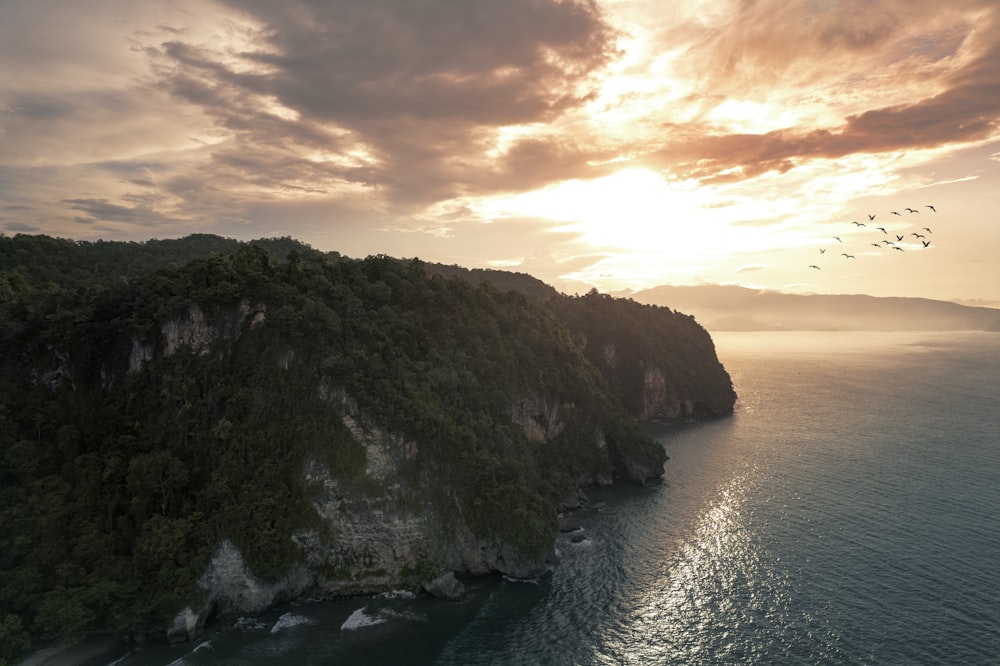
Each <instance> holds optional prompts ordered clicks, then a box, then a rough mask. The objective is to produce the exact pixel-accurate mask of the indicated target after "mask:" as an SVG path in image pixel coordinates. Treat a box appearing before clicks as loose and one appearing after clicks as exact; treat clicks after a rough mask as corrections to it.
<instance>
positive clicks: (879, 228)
mask: <svg viewBox="0 0 1000 666" xmlns="http://www.w3.org/2000/svg"><path fill="white" fill-rule="evenodd" d="M896 215H899V213H896ZM875 228H876V229H878V230H879V231H881V232H882V233H884V234H887V233H889V232H888V231H886V230H885V227H875Z"/></svg>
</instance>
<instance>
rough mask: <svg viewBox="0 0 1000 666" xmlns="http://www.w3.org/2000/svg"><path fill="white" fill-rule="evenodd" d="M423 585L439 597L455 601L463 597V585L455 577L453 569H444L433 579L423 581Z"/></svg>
mask: <svg viewBox="0 0 1000 666" xmlns="http://www.w3.org/2000/svg"><path fill="white" fill-rule="evenodd" d="M423 587H424V589H425V590H427V592H429V593H430V594H432V595H434V596H435V597H438V598H439V599H451V600H452V601H456V600H458V599H462V598H463V597H465V585H463V584H462V581H460V580H458V579H457V578H455V572H454V571H446V572H445V573H443V574H441V575H440V576H438V577H437V578H435V579H434V580H431V581H427V582H425V583H424V584H423Z"/></svg>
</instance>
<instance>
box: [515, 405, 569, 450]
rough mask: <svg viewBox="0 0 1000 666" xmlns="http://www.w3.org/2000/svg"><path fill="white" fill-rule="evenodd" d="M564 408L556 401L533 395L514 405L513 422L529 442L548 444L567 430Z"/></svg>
mask: <svg viewBox="0 0 1000 666" xmlns="http://www.w3.org/2000/svg"><path fill="white" fill-rule="evenodd" d="M563 408H564V405H561V404H560V403H558V402H556V401H549V400H548V399H546V398H545V397H544V396H541V395H538V394H532V395H528V396H525V397H523V398H521V399H520V400H518V401H517V402H515V403H514V405H513V407H512V408H511V420H512V421H513V422H514V423H516V424H517V425H518V426H520V427H521V430H522V431H523V432H524V435H525V437H527V438H528V440H529V441H532V442H547V441H549V440H550V439H552V438H553V437H556V436H557V435H559V433H561V432H562V431H563V430H565V428H566V423H565V421H564V420H563V418H562V411H563Z"/></svg>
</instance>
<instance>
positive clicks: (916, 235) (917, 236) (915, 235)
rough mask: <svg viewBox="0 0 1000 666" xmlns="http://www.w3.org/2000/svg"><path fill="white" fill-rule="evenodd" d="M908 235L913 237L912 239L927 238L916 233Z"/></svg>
mask: <svg viewBox="0 0 1000 666" xmlns="http://www.w3.org/2000/svg"><path fill="white" fill-rule="evenodd" d="M910 235H911V236H913V237H914V238H927V236H924V235H923V234H918V233H916V232H914V233H912V234H910Z"/></svg>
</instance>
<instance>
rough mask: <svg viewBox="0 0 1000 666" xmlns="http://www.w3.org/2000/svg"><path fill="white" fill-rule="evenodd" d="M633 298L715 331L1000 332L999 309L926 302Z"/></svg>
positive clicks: (699, 294)
mask: <svg viewBox="0 0 1000 666" xmlns="http://www.w3.org/2000/svg"><path fill="white" fill-rule="evenodd" d="M630 296H631V298H632V299H634V300H636V301H638V302H640V303H649V304H653V305H659V306H662V307H670V308H673V309H675V310H679V311H681V312H686V313H688V314H691V315H693V316H694V317H695V318H696V319H697V320H698V321H699V323H701V324H702V325H703V326H705V328H707V329H709V330H715V331H753V330H826V331H856V330H885V331H911V330H912V331H916V330H926V331H947V330H977V331H983V330H992V331H998V330H1000V309H996V308H984V307H970V306H967V305H959V304H958V303H951V302H948V301H937V300H932V299H926V298H899V297H876V296H865V295H860V294H841V295H831V294H809V295H801V294H784V293H780V292H773V291H758V290H755V289H747V288H745V287H737V286H723V285H702V286H668V285H663V286H659V287H653V288H652V289H646V290H643V291H638V292H635V293H634V294H631V295H630Z"/></svg>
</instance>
